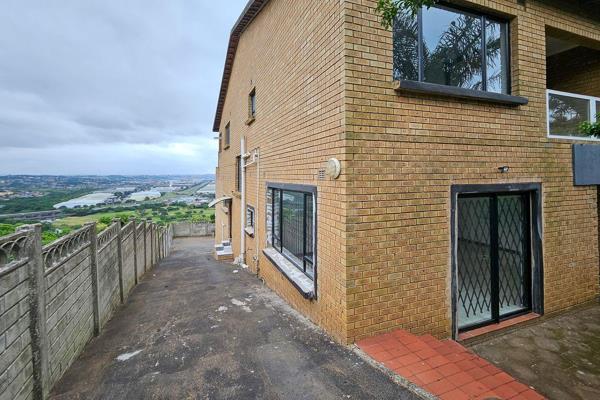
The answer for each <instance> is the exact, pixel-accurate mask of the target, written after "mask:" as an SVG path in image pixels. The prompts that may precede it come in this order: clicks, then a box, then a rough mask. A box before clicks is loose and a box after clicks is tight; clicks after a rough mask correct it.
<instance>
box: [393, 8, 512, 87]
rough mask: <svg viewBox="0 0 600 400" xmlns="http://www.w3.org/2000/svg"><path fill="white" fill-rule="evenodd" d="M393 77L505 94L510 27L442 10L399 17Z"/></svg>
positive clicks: (421, 11) (475, 15)
mask: <svg viewBox="0 0 600 400" xmlns="http://www.w3.org/2000/svg"><path fill="white" fill-rule="evenodd" d="M393 35H394V79H398V80H411V81H420V82H427V83H435V84H440V85H447V86H455V87H460V88H467V89H474V90H483V91H488V92H495V93H504V94H508V92H509V89H508V86H509V74H508V59H509V56H508V25H507V24H506V23H505V22H500V21H497V20H495V19H493V18H489V17H487V16H484V15H479V14H475V13H471V12H464V11H459V10H457V9H453V8H449V7H446V6H435V7H431V8H429V9H427V8H423V9H421V10H420V11H419V13H418V15H416V16H415V17H413V16H412V15H411V14H410V13H409V12H404V13H400V14H399V15H398V18H397V19H396V23H395V25H394V32H393Z"/></svg>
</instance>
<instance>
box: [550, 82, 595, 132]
mask: <svg viewBox="0 0 600 400" xmlns="http://www.w3.org/2000/svg"><path fill="white" fill-rule="evenodd" d="M598 113H600V98H598V97H591V96H584V95H580V94H574V93H567V92H559V91H557V90H548V134H549V135H550V136H561V137H570V138H574V139H582V138H583V139H591V138H593V137H590V136H588V135H586V134H585V133H584V132H583V131H582V129H581V124H582V123H584V122H591V123H595V122H597V121H598V120H599V117H600V115H598ZM596 139H600V138H596Z"/></svg>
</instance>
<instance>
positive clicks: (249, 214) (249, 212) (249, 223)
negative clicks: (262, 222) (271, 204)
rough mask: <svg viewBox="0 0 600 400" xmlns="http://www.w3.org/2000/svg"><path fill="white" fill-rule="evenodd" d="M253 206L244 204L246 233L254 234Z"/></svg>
mask: <svg viewBox="0 0 600 400" xmlns="http://www.w3.org/2000/svg"><path fill="white" fill-rule="evenodd" d="M254 215H255V214H254V207H252V206H246V233H247V234H249V235H254Z"/></svg>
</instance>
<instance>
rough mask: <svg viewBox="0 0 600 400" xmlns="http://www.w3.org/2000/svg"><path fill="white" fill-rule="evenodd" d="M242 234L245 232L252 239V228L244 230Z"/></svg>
mask: <svg viewBox="0 0 600 400" xmlns="http://www.w3.org/2000/svg"><path fill="white" fill-rule="evenodd" d="M244 232H246V235H248V236H250V237H254V228H251V227H247V228H244Z"/></svg>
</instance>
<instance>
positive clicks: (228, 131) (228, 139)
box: [223, 124, 231, 150]
mask: <svg viewBox="0 0 600 400" xmlns="http://www.w3.org/2000/svg"><path fill="white" fill-rule="evenodd" d="M230 144H231V124H227V125H226V126H225V139H224V143H223V149H225V150H226V149H228V148H229V145H230Z"/></svg>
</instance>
